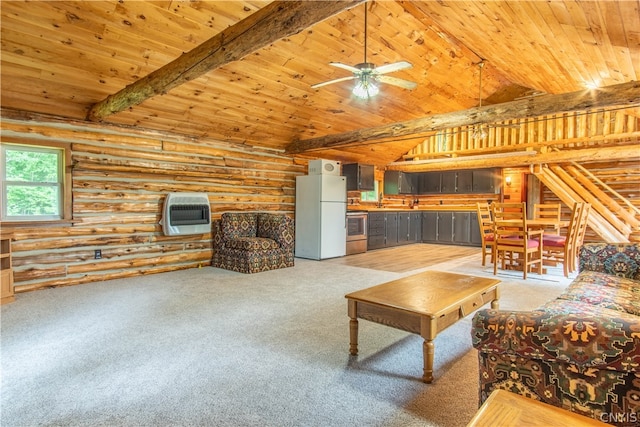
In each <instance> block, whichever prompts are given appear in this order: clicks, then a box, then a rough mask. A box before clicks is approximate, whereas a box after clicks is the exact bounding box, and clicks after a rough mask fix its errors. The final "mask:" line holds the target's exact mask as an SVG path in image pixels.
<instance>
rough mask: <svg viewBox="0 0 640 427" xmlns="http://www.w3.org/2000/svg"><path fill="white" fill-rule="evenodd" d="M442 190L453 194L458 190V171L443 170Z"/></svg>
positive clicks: (444, 192)
mask: <svg viewBox="0 0 640 427" xmlns="http://www.w3.org/2000/svg"><path fill="white" fill-rule="evenodd" d="M440 192H441V193H443V194H451V193H455V192H456V172H454V171H451V172H442V177H441V178H440Z"/></svg>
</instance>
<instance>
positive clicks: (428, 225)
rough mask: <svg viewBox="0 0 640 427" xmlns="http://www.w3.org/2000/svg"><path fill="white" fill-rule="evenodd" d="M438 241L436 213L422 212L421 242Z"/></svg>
mask: <svg viewBox="0 0 640 427" xmlns="http://www.w3.org/2000/svg"><path fill="white" fill-rule="evenodd" d="M437 240H438V212H431V211H429V212H422V241H423V242H428V243H435V242H436V241H437Z"/></svg>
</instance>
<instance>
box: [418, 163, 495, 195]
mask: <svg viewBox="0 0 640 427" xmlns="http://www.w3.org/2000/svg"><path fill="white" fill-rule="evenodd" d="M415 175H417V176H418V177H417V178H418V179H417V182H418V189H417V192H418V193H419V194H469V193H492V194H495V193H497V192H498V191H499V190H500V169H495V168H494V169H477V170H460V171H446V172H421V173H416V174H415Z"/></svg>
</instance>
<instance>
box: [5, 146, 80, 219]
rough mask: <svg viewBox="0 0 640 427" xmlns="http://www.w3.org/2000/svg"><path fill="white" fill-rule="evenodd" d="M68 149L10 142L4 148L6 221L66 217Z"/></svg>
mask: <svg viewBox="0 0 640 427" xmlns="http://www.w3.org/2000/svg"><path fill="white" fill-rule="evenodd" d="M66 151H68V150H65V149H64V148H63V147H58V146H46V147H45V146H38V145H31V144H8V143H5V142H3V143H2V146H1V150H0V154H1V159H0V162H1V165H2V174H1V176H0V179H1V180H2V189H1V191H2V212H1V219H2V220H3V221H51V220H60V219H64V218H66V217H68V216H70V215H65V212H66V209H65V201H66V200H67V199H69V197H67V190H66V189H65V185H64V184H65V178H66V177H65V161H66V153H65V152H66Z"/></svg>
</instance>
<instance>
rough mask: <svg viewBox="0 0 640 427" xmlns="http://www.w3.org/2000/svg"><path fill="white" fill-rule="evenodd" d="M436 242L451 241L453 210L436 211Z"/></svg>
mask: <svg viewBox="0 0 640 427" xmlns="http://www.w3.org/2000/svg"><path fill="white" fill-rule="evenodd" d="M437 241H438V242H440V243H451V242H453V212H438V239H437Z"/></svg>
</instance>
